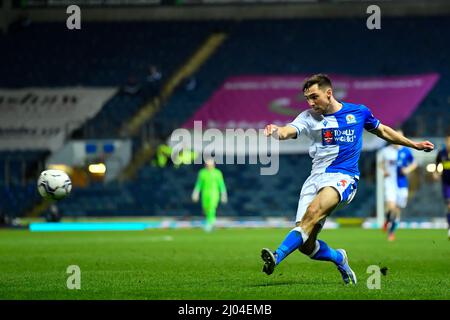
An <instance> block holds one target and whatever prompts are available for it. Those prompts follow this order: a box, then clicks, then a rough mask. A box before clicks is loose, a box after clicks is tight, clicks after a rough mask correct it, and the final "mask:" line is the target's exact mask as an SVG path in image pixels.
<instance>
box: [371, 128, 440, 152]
mask: <svg viewBox="0 0 450 320" xmlns="http://www.w3.org/2000/svg"><path fill="white" fill-rule="evenodd" d="M371 132H372V133H374V134H376V135H377V136H378V137H380V138H381V139H384V140H386V141H387V142H390V143H393V144H400V145H402V146H406V147H409V148H413V149H416V150H423V151H425V152H430V151H432V150H433V149H434V144H432V143H431V142H430V141H420V142H414V141H411V140H409V139H408V138H406V137H405V136H403V135H401V134H400V133H398V132H397V131H395V130H394V129H392V128H391V127H388V126H386V125H383V124H380V125H379V126H378V128H377V129H375V130H374V131H371Z"/></svg>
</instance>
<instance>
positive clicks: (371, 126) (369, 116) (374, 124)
mask: <svg viewBox="0 0 450 320" xmlns="http://www.w3.org/2000/svg"><path fill="white" fill-rule="evenodd" d="M363 110H364V111H363V112H364V115H365V117H364V129H366V130H367V131H373V130H375V129H376V128H378V126H379V125H380V120H378V119H377V118H375V116H374V115H373V113H372V111H370V109H369V108H367V107H365V106H363Z"/></svg>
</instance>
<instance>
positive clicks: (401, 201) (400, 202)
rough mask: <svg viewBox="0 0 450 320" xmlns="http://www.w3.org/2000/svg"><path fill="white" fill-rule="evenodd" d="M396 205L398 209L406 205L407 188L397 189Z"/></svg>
mask: <svg viewBox="0 0 450 320" xmlns="http://www.w3.org/2000/svg"><path fill="white" fill-rule="evenodd" d="M396 203H397V207H399V208H400V209H404V208H406V205H407V204H408V188H397V199H396Z"/></svg>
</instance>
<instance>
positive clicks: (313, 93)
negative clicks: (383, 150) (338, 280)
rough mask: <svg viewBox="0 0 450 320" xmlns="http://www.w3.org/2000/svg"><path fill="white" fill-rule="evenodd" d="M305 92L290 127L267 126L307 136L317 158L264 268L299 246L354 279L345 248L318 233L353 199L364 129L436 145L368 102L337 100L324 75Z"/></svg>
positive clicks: (277, 134)
mask: <svg viewBox="0 0 450 320" xmlns="http://www.w3.org/2000/svg"><path fill="white" fill-rule="evenodd" d="M303 94H304V96H305V98H306V101H307V102H308V104H309V106H310V107H311V108H310V109H308V110H305V111H303V112H302V113H300V115H298V116H297V118H295V120H294V121H292V122H291V123H289V124H287V125H286V126H282V127H281V126H276V125H274V124H269V125H267V126H266V127H265V130H264V133H265V135H266V136H273V137H274V138H276V139H279V140H286V139H295V138H297V137H298V136H300V135H302V134H303V135H306V136H308V137H309V138H310V139H311V141H312V142H311V145H310V149H309V154H310V156H311V157H312V159H313V160H312V170H311V174H310V176H309V177H308V179H307V180H306V181H305V183H304V184H303V187H302V190H301V193H300V199H299V203H298V208H297V216H296V220H295V222H296V223H295V225H296V226H295V228H293V229H292V230H291V231H290V232H289V233H288V234H287V236H286V238H285V239H284V240H283V241H282V243H281V244H280V246H279V247H278V248H277V249H276V250H275V251H272V250H270V249H268V248H263V249H262V251H261V258H262V260H263V262H264V265H263V272H265V273H266V274H268V275H270V274H272V273H273V271H274V269H275V267H276V266H278V265H279V264H280V263H281V262H282V261H283V260H284V259H285V258H286V257H287V256H288V255H289V254H291V253H292V252H294V251H295V250H297V249H299V250H300V252H302V253H303V254H305V255H307V256H309V257H310V258H311V259H314V260H322V261H330V262H333V263H334V264H335V265H336V267H337V269H338V271H339V272H340V274H341V276H342V279H343V281H344V283H345V284H356V282H357V279H356V275H355V273H354V272H353V270H352V269H351V268H350V265H349V262H348V257H347V253H346V251H345V250H344V249H333V248H331V247H329V246H328V245H327V244H326V243H325V242H324V241H322V240H318V239H317V236H318V234H319V232H320V231H321V229H322V227H323V225H324V223H325V220H326V218H327V217H328V215H330V214H331V213H332V212H333V211H334V210H335V209H336V208H337V207H340V206H345V205H347V204H349V203H350V202H351V201H352V199H353V198H354V196H355V194H356V189H357V185H358V180H359V169H358V160H359V156H360V153H361V149H362V135H363V130H364V129H366V130H368V131H369V132H370V133H373V134H376V135H377V136H378V137H380V138H382V139H384V140H386V141H388V142H390V143H394V144H400V145H404V146H407V147H410V148H414V149H416V150H425V151H431V150H433V149H434V145H433V144H432V143H431V142H429V141H422V142H413V141H411V140H409V139H408V138H406V137H404V136H403V135H401V134H399V133H397V132H396V131H395V130H393V129H392V128H390V127H388V126H386V125H383V124H381V123H380V121H379V120H378V119H376V118H375V117H374V115H373V114H372V112H371V111H370V110H369V109H368V108H367V107H366V106H364V105H361V104H353V103H347V102H342V101H337V100H336V99H335V98H334V96H333V87H332V84H331V80H330V79H329V78H328V77H327V76H326V75H323V74H317V75H313V76H311V77H310V78H309V79H307V80H306V81H305V83H304V85H303Z"/></svg>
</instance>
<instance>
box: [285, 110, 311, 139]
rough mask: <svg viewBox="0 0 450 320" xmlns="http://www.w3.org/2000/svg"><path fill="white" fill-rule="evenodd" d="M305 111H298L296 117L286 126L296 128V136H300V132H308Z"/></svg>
mask: <svg viewBox="0 0 450 320" xmlns="http://www.w3.org/2000/svg"><path fill="white" fill-rule="evenodd" d="M306 117H307V113H306V111H304V112H302V113H300V114H299V115H298V116H297V118H295V119H294V121H292V122H290V123H288V124H287V125H288V126H291V127H294V128H295V129H296V130H297V137H298V136H300V135H301V134H302V133H304V134H308V132H309V126H308V121H307V120H306Z"/></svg>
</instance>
